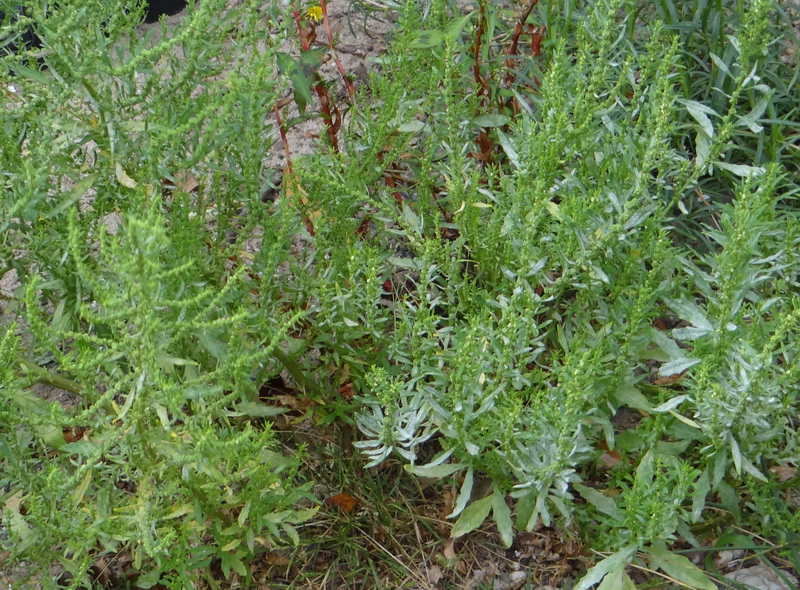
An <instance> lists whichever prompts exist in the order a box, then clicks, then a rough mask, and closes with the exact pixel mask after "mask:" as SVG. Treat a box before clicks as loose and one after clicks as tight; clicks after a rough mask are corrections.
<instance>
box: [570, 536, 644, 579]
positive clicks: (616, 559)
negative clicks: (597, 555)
mask: <svg viewBox="0 0 800 590" xmlns="http://www.w3.org/2000/svg"><path fill="white" fill-rule="evenodd" d="M636 550H637V546H636V545H629V546H628V547H624V548H622V549H620V550H619V551H617V552H616V553H614V554H613V555H609V556H608V557H606V558H605V559H604V560H603V561H601V562H600V563H598V564H597V565H595V566H594V567H593V568H592V569H590V570H589V571H588V572H586V575H585V576H583V578H581V580H580V581H579V582H578V584H577V585H576V586H575V588H574V589H573V590H589V588H591V587H592V586H594V585H595V584H597V583H598V582H600V580H602V579H603V578H604V577H605V576H606V575H607V574H608V573H610V572H613V571H616V570H618V569H619V568H621V567H625V564H626V563H628V561H630V559H631V558H632V557H633V556H634V555H636Z"/></svg>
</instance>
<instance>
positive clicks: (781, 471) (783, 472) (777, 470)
mask: <svg viewBox="0 0 800 590" xmlns="http://www.w3.org/2000/svg"><path fill="white" fill-rule="evenodd" d="M769 470H770V471H771V472H772V473H774V474H775V475H776V476H777V477H778V481H780V482H784V481H788V480H790V479H792V478H794V477H796V476H797V467H792V466H791V465H787V464H786V463H782V464H781V465H775V466H774V467H770V468H769Z"/></svg>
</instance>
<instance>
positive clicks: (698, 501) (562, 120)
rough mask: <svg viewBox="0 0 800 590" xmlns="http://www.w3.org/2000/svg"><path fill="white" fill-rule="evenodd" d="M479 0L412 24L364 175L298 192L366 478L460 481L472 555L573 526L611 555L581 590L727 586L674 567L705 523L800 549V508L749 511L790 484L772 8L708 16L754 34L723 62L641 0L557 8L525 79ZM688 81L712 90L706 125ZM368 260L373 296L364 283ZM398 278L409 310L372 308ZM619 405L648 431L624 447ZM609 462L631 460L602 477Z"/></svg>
mask: <svg viewBox="0 0 800 590" xmlns="http://www.w3.org/2000/svg"><path fill="white" fill-rule="evenodd" d="M478 4H479V7H478V9H477V10H476V11H475V12H473V13H470V14H468V15H458V14H453V13H451V12H449V5H448V4H447V3H444V2H431V3H426V8H427V9H429V12H428V13H427V15H428V16H427V19H425V20H423V18H422V13H421V12H420V11H418V10H417V6H416V5H415V4H413V3H408V4H406V5H405V10H404V12H403V16H402V19H401V21H400V24H399V29H400V31H401V32H400V33H398V35H397V37H396V38H395V39H394V40H393V44H392V46H391V49H390V51H389V54H388V56H387V57H386V58H385V59H384V60H383V63H382V66H383V68H384V72H383V74H382V75H381V76H376V77H375V78H373V80H372V81H371V84H370V92H371V94H372V96H371V98H370V100H369V101H366V100H365V101H364V102H363V103H361V102H357V106H356V113H355V114H354V118H353V123H352V125H351V128H350V129H349V136H348V142H347V149H346V150H345V152H346V154H347V155H338V156H335V157H329V156H325V157H324V158H318V159H317V160H315V161H314V162H313V164H312V165H311V166H308V167H306V168H305V169H304V170H303V171H302V172H300V174H301V176H302V178H303V182H304V186H305V187H306V189H307V190H308V193H309V194H310V195H314V199H315V200H314V202H313V203H312V205H311V206H312V207H314V208H318V209H319V210H322V211H330V212H333V213H334V214H333V215H331V216H330V217H329V218H328V220H327V221H322V222H319V223H317V226H316V229H317V233H316V237H315V244H316V246H317V247H318V251H317V252H318V256H317V258H316V262H317V267H316V269H317V272H319V273H325V276H327V277H329V281H333V280H335V281H336V284H339V285H347V286H348V287H349V289H350V290H349V291H345V292H344V295H343V296H342V297H338V298H337V297H331V296H329V295H327V294H326V292H325V291H324V287H321V286H320V285H319V284H317V283H315V282H314V280H315V279H312V280H311V281H310V282H309V284H308V289H309V292H310V293H312V296H311V301H313V303H314V304H315V307H314V311H315V314H317V315H316V316H315V317H319V318H324V321H325V326H326V330H325V332H324V337H325V340H326V342H331V343H334V344H333V345H332V346H331V348H330V349H329V350H331V351H332V352H331V354H332V355H335V357H336V358H349V359H350V358H352V359H360V361H361V362H360V363H359V362H358V360H357V361H356V362H355V363H353V364H351V368H355V367H360V368H361V369H362V371H363V369H366V371H365V372H360V373H358V374H356V375H355V378H356V379H357V380H358V383H359V386H360V387H361V388H362V389H363V390H364V391H365V392H366V393H365V395H364V396H363V398H362V402H363V403H364V404H365V409H364V411H363V412H362V413H361V414H360V415H359V416H358V418H357V422H358V425H359V428H360V429H361V431H362V433H363V434H364V440H362V441H359V442H358V443H356V444H357V446H358V447H360V448H361V449H362V450H363V452H364V453H365V455H366V457H367V458H368V459H369V465H371V466H374V465H377V464H378V463H380V462H381V461H383V460H384V459H386V458H388V457H390V456H391V455H393V454H395V453H396V454H397V455H399V456H400V457H402V458H403V459H404V460H406V461H407V462H408V463H409V465H408V469H409V471H410V472H412V473H415V474H417V475H421V476H425V477H455V478H456V481H457V482H458V484H459V485H460V487H461V490H460V494H459V496H458V499H457V501H456V504H455V509H454V511H453V513H452V514H451V515H450V516H451V517H452V518H455V519H457V520H456V522H455V524H454V527H453V532H452V534H453V536H456V537H458V536H460V535H463V534H465V533H467V532H469V531H471V530H473V529H475V528H476V527H478V526H480V525H481V524H482V523H483V522H484V520H485V519H486V518H487V517H489V515H490V514H491V517H492V520H493V521H494V522H495V523H496V525H497V527H498V529H499V532H500V535H501V536H502V538H503V540H504V542H505V543H511V542H512V539H513V534H514V528H515V526H516V528H517V529H519V530H524V529H531V528H532V527H534V526H535V525H536V523H537V522H539V521H540V520H541V521H542V522H544V524H550V523H551V522H552V521H553V520H554V519H555V518H560V519H561V520H562V521H573V522H577V524H579V525H581V530H582V531H583V534H585V535H586V536H587V540H588V541H589V542H591V545H592V547H593V548H595V549H598V550H607V551H611V552H613V556H612V557H610V558H609V559H608V560H605V561H603V562H601V563H600V564H598V566H597V567H596V568H595V569H593V570H592V571H591V572H590V573H589V574H588V575H587V577H586V578H585V579H584V580H583V581H582V582H581V584H579V587H581V588H588V587H589V586H591V585H592V584H593V583H598V582H600V581H601V580H603V578H604V576H606V575H607V574H608V578H607V580H606V582H604V586H603V587H605V588H612V587H621V586H615V585H614V584H615V583H617V582H619V583H620V584H622V583H623V582H624V583H629V582H630V581H629V579H628V578H627V574H625V572H624V565H625V564H626V563H627V562H628V561H629V560H630V559H632V558H633V556H634V555H635V554H636V552H637V551H640V550H643V551H644V553H642V554H641V555H642V556H643V557H644V559H646V560H648V562H649V563H650V564H651V566H652V567H654V568H656V569H658V568H661V569H662V570H663V571H665V572H669V573H670V575H672V576H674V577H677V578H678V579H680V580H682V581H684V582H686V583H692V584H694V585H696V586H699V587H711V582H710V581H709V580H707V579H706V578H704V577H703V576H702V575H700V574H699V572H697V571H696V569H695V568H694V567H693V566H692V565H691V564H690V563H689V562H688V561H687V560H685V559H684V558H681V557H680V556H676V555H673V554H671V553H670V552H669V551H668V549H667V548H666V545H665V543H669V542H671V541H673V540H674V539H676V537H677V536H680V537H682V538H683V539H686V540H687V541H689V542H691V543H695V544H697V543H698V539H697V538H696V536H695V533H694V532H693V530H695V531H700V530H702V528H703V524H704V520H705V519H706V518H707V516H708V514H709V512H708V511H707V510H706V507H707V505H708V504H707V503H709V502H715V501H718V502H719V503H721V504H722V505H723V506H724V507H725V509H727V510H728V511H730V512H729V513H730V514H731V515H733V516H735V521H736V522H747V523H748V525H749V526H751V527H753V528H754V529H756V530H763V531H764V532H765V533H766V534H769V535H771V536H776V535H777V536H781V535H786V536H787V538H789V537H791V535H792V534H796V532H797V529H796V525H797V523H796V519H794V517H792V516H791V511H790V510H789V509H788V508H786V509H783V510H778V511H777V512H778V515H776V514H775V512H776V511H775V510H774V506H773V507H772V508H771V509H770V511H769V514H770V516H769V519H768V521H767V522H765V521H764V520H762V519H761V517H760V516H759V517H757V518H755V519H747V518H746V516H747V511H746V510H745V507H746V506H747V505H750V506H754V504H753V502H751V501H750V498H753V499H755V498H759V499H760V500H759V501H760V502H762V503H763V498H765V497H768V496H769V495H770V493H775V490H777V482H775V481H774V480H773V479H772V477H771V475H770V468H772V467H774V466H776V465H778V464H780V463H784V462H788V463H792V462H795V461H796V456H795V454H794V449H795V445H796V436H795V432H794V427H793V419H792V416H793V414H794V413H796V410H797V394H796V388H794V387H793V385H792V383H793V382H794V378H793V372H794V369H793V368H792V367H793V362H792V360H791V359H792V358H793V353H792V352H791V350H792V343H793V342H794V339H795V335H796V333H797V329H798V324H797V319H798V315H797V312H796V302H795V300H794V296H793V293H792V289H793V287H791V286H790V285H794V284H795V281H796V272H797V265H796V261H795V256H794V255H793V254H792V252H793V250H794V244H795V242H796V217H795V214H794V212H793V211H791V210H785V209H783V210H781V209H779V203H780V201H781V199H783V198H784V197H786V196H787V195H791V194H792V192H793V191H794V190H795V189H792V188H791V181H790V179H789V178H787V175H786V173H785V171H784V169H783V168H782V166H781V165H780V163H778V162H777V161H776V162H775V163H774V164H769V165H768V164H767V161H768V160H769V159H770V158H768V157H766V154H774V155H775V158H774V159H776V160H779V161H780V162H785V163H786V164H787V165H790V164H791V162H792V161H793V158H794V157H795V156H794V155H793V154H792V153H791V151H790V150H786V149H785V145H784V144H783V143H782V142H783V141H784V140H783V139H781V138H783V137H785V135H786V134H787V132H788V130H789V125H790V121H788V120H787V119H785V118H779V117H771V116H770V118H767V115H766V113H774V112H777V111H778V110H780V111H782V112H783V113H788V112H794V111H793V108H795V107H794V106H793V105H792V104H788V101H790V100H791V101H794V102H793V104H794V105H796V99H793V98H791V97H789V96H788V95H787V94H781V93H779V92H777V91H776V89H775V87H773V86H772V85H771V84H770V83H771V82H773V81H778V80H780V83H781V84H782V86H781V88H782V89H784V90H785V88H786V86H785V82H786V81H785V79H784V78H783V75H784V74H785V73H786V72H787V66H786V64H783V63H782V62H781V63H779V62H780V58H779V56H777V55H776V54H775V51H776V45H774V44H773V43H772V40H773V39H774V38H775V35H774V34H773V32H774V29H773V24H771V23H772V22H773V21H774V20H775V19H773V16H774V7H773V5H772V4H771V3H770V2H768V1H762V2H754V3H753V5H752V6H751V7H750V8H749V9H748V10H747V11H744V12H741V11H740V10H741V7H740V6H738V5H737V4H736V3H716V5H715V6H714V8H713V10H714V11H715V14H716V15H717V17H718V18H721V19H725V18H726V15H730V14H735V15H736V16H737V18H735V19H728V20H723V22H729V23H732V25H733V26H734V28H730V29H727V30H726V32H725V34H726V35H727V37H726V38H727V39H728V40H729V43H730V46H729V47H728V48H727V49H725V51H726V54H725V55H726V58H725V60H724V61H723V60H720V59H715V58H714V56H712V55H711V54H710V53H709V52H708V50H706V53H705V54H704V55H705V57H706V58H707V59H700V58H697V57H695V59H697V60H698V61H697V62H693V61H692V60H691V59H689V57H688V56H686V55H685V53H684V52H685V51H689V50H692V49H693V47H694V46H693V45H691V44H689V45H688V49H687V45H686V44H682V41H683V39H682V38H681V37H680V36H679V35H677V34H675V33H674V32H673V30H678V31H681V30H682V29H681V28H680V26H679V25H678V24H676V22H672V23H670V25H669V26H665V25H664V23H663V22H659V21H658V20H649V21H648V23H643V22H634V21H635V19H636V18H637V15H640V14H642V12H641V9H642V7H643V6H644V5H643V4H642V5H640V4H638V3H636V2H632V1H600V2H594V3H591V4H590V5H589V6H587V7H583V5H580V6H579V5H578V3H572V2H568V3H566V4H565V5H564V7H563V13H562V12H560V11H561V5H554V4H552V3H544V4H543V5H542V6H541V7H539V8H538V10H534V11H532V12H531V14H532V15H533V16H531V22H534V23H536V24H546V26H547V29H548V30H549V31H550V33H549V34H547V35H546V36H545V37H544V40H543V41H542V43H541V46H537V50H539V51H540V54H539V55H535V56H534V57H533V58H532V60H533V61H534V63H535V64H536V65H534V66H532V67H531V66H527V65H526V66H525V67H526V68H527V69H526V70H525V72H526V78H525V79H524V80H523V78H522V76H521V75H515V76H511V77H509V76H507V74H508V70H507V67H508V66H507V64H508V63H509V61H508V59H506V57H505V56H503V54H502V53H501V51H500V50H499V49H497V48H496V47H492V46H491V42H492V39H493V38H496V37H497V35H498V33H497V31H496V30H495V29H496V28H500V27H501V26H503V25H504V22H503V20H502V14H501V13H500V12H493V11H494V8H492V7H491V6H490V5H489V4H490V3H486V2H479V3H478ZM534 4H535V3H534ZM556 6H558V8H556ZM739 16H741V17H742V18H741V19H739V18H738V17H739ZM523 24H524V23H523ZM490 25H491V26H490ZM505 26H506V30H507V31H513V29H514V27H513V22H512V23H510V24H508V23H505ZM697 26H698V27H699V26H702V25H701V24H700V21H698V23H697ZM719 26H720V27H721V26H722V25H721V24H720V25H719ZM783 30H786V29H783ZM492 31H494V32H493V33H492ZM477 34H483V35H486V37H485V38H484V39H483V43H482V44H480V45H479V44H478V43H476V41H475V39H474V38H473V37H471V35H477ZM509 34H511V33H509ZM731 47H732V48H733V49H731ZM476 48H478V49H480V51H481V52H483V53H480V54H479V55H476V51H477V50H476ZM710 51H711V52H713V51H720V49H719V48H718V47H717V46H716V45H714V46H712V47H711V50H710ZM714 55H716V54H714ZM702 57H703V56H701V58H702ZM685 58H686V59H685ZM515 59H517V58H515ZM537 60H538V61H537ZM519 61H521V60H519ZM695 63H698V64H699V65H697V66H695V65H694V64H695ZM693 67H698V68H708V69H709V70H711V72H712V78H714V76H716V77H715V78H714V80H716V82H717V86H716V87H714V88H716V90H713V91H710V92H711V93H712V94H714V96H715V101H716V102H715V104H714V106H713V107H712V106H709V105H708V104H705V103H704V102H701V101H702V100H705V99H706V96H707V94H708V92H709V90H707V89H703V88H698V86H697V84H698V82H697V81H695V80H694V79H693V75H694V73H693V72H692V71H690V70H691V69H692V68H693ZM795 67H796V66H795ZM762 70H763V71H765V72H767V74H766V75H765V76H764V77H761V74H760V72H762ZM420 72H423V73H424V74H423V75H420ZM476 72H480V80H478V79H476ZM431 73H433V75H431ZM515 74H518V72H515ZM481 80H482V82H481ZM508 80H511V81H512V82H513V84H514V87H513V88H505V87H504V84H506V83H507V82H508ZM525 80H526V81H525ZM523 82H525V83H523ZM720 84H722V85H720ZM487 86H488V90H489V91H488V92H486V91H485V89H486V87H487ZM476 88H478V90H477V91H476ZM779 94H780V96H781V99H780V100H781V101H783V102H782V103H781V104H776V103H775V102H774V100H775V99H776V97H777V96H778V95H779ZM370 104H379V105H380V109H376V110H374V111H373V110H371V107H370V106H369V105H370ZM515 110H516V112H519V113H520V114H519V116H515ZM687 138H688V139H687ZM754 146H760V147H754ZM398 173H399V174H398ZM398 175H399V176H400V177H402V180H401V182H400V183H398V182H397V177H398ZM387 177H391V178H392V182H391V183H390V182H388V181H386V180H385V179H386V178H387ZM709 195H710V196H709ZM719 195H729V196H728V197H727V204H726V201H724V200H722V199H721V198H719ZM698 196H699V198H700V199H701V201H700V202H701V204H702V205H703V208H702V216H701V215H700V214H698V213H693V214H692V215H689V209H690V208H691V209H692V210H693V211H694V210H695V209H696V203H697V202H698V201H697V199H698ZM687 232H688V234H687ZM348 233H349V235H350V237H347V235H348ZM687 235H689V236H692V239H688V238H687V237H685V236H687ZM342 236H345V238H344V240H345V242H344V247H342V240H343V238H342ZM698 236H701V237H702V239H703V240H704V241H703V242H702V243H699V242H698V241H697V240H696V239H694V238H697V237H698ZM701 246H702V247H701ZM376 250H377V252H378V254H377V256H376V254H375V252H376ZM368 254H369V255H370V258H369V262H367V255H368ZM354 260H355V261H359V260H360V261H362V264H360V265H359V264H356V265H354V264H353V261H354ZM367 265H369V266H370V267H371V268H374V269H375V270H372V271H371V272H370V275H369V276H370V277H372V278H371V279H366V278H365V277H364V276H363V275H360V274H358V273H355V272H353V267H354V266H355V268H358V269H363V268H364V267H366V266H367ZM317 276H320V275H317ZM387 278H392V280H393V289H394V291H395V292H394V293H393V294H392V302H391V304H389V303H388V302H387V295H386V293H385V292H381V291H380V290H379V289H376V288H375V285H377V284H380V283H381V282H383V281H386V279H387ZM380 309H383V310H385V312H384V313H377V312H376V310H380ZM355 318H358V321H355ZM371 318H376V319H371ZM664 320H666V321H667V322H669V323H670V324H674V325H675V328H674V329H665V328H664V327H663V326H664V325H665V324H664ZM352 324H357V328H356V327H353V326H352ZM387 328H391V330H390V331H386V330H387ZM353 330H356V331H359V332H360V333H359V334H357V335H356V334H353ZM320 337H322V334H320ZM376 349H378V350H383V351H384V354H383V355H380V354H379V355H377V358H376V355H375V353H374V351H375V350H376ZM362 353H363V354H362ZM370 358H371V359H374V360H372V362H371V363H370V362H366V363H364V362H363V361H364V359H370ZM370 365H371V368H370ZM624 407H627V408H628V409H629V410H633V411H634V413H636V414H637V415H638V416H639V418H638V420H637V424H636V425H634V426H632V427H630V428H628V429H625V430H623V429H621V428H620V427H619V426H618V420H617V418H616V416H617V415H618V414H620V413H621V412H622V410H623V408H624ZM432 439H435V440H436V441H437V444H438V445H439V446H440V450H439V452H438V453H436V454H435V456H431V446H430V444H429V442H430V441H431V440H432ZM604 450H607V451H615V452H617V453H619V454H620V456H621V460H620V461H619V462H617V463H615V465H614V466H613V468H608V467H605V468H603V466H602V465H601V466H600V470H599V471H598V467H597V465H598V459H599V457H600V456H601V454H602V453H603V451H604ZM479 475H480V476H482V477H488V478H490V479H491V481H492V482H493V485H492V487H491V488H490V490H489V492H488V494H487V495H485V496H483V497H476V496H475V491H476V486H475V485H474V482H476V481H477V480H478V476H479ZM598 487H600V488H601V489H603V490H607V491H608V492H609V493H608V494H604V493H602V492H601V491H600V490H598V489H597V488H598ZM751 490H758V491H751ZM767 490H771V491H772V492H769V491H767ZM508 496H511V497H512V498H514V499H516V503H515V505H514V508H515V510H514V514H513V515H512V512H511V510H510V508H509V503H508V502H507V499H508ZM740 517H741V519H743V520H739V518H740ZM698 534H699V533H698Z"/></svg>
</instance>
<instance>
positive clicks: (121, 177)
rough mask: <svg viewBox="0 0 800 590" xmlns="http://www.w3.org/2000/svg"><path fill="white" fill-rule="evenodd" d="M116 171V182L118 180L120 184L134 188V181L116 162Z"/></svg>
mask: <svg viewBox="0 0 800 590" xmlns="http://www.w3.org/2000/svg"><path fill="white" fill-rule="evenodd" d="M116 173H117V182H119V183H120V184H121V185H122V186H126V187H128V188H136V181H135V180H134V179H133V178H131V177H130V176H128V173H127V172H125V169H124V168H123V167H122V165H121V164H119V163H117V165H116Z"/></svg>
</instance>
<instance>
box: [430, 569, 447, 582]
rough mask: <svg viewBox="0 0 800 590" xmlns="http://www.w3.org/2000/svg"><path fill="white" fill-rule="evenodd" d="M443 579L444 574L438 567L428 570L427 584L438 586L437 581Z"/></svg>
mask: <svg viewBox="0 0 800 590" xmlns="http://www.w3.org/2000/svg"><path fill="white" fill-rule="evenodd" d="M443 577H444V572H443V571H442V568H440V567H439V566H438V565H433V566H431V567H429V568H428V582H429V583H431V584H438V583H439V580H441V579H442V578H443Z"/></svg>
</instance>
